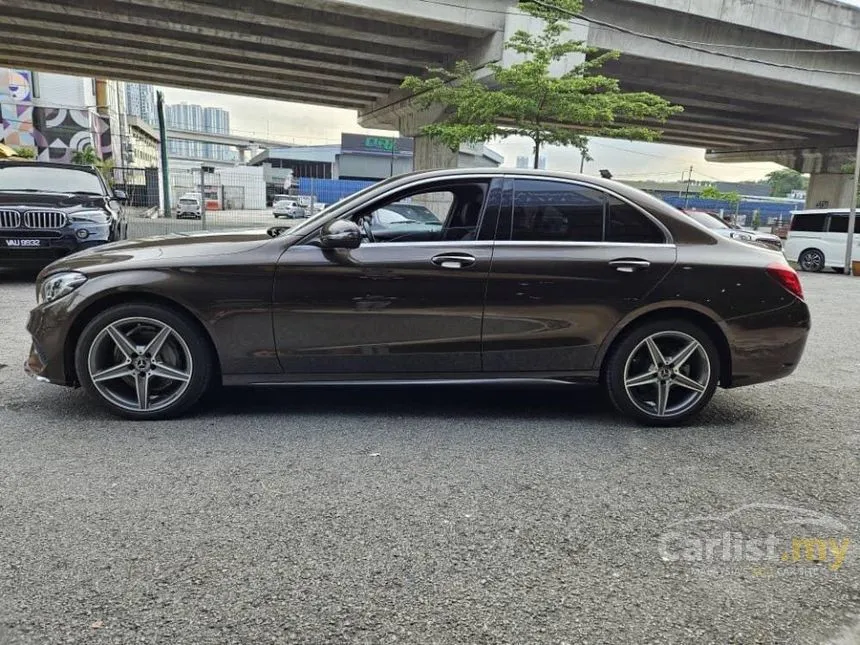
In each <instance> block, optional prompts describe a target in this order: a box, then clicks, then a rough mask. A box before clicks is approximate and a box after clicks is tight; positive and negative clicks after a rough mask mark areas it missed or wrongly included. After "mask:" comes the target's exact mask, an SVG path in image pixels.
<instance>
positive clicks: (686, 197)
mask: <svg viewBox="0 0 860 645" xmlns="http://www.w3.org/2000/svg"><path fill="white" fill-rule="evenodd" d="M689 172H690V176H689V177H687V192H686V194H685V195H684V208H687V206H688V205H689V203H690V184H692V183H693V166H690V171H689ZM683 180H684V175H683V174H682V175H681V181H683Z"/></svg>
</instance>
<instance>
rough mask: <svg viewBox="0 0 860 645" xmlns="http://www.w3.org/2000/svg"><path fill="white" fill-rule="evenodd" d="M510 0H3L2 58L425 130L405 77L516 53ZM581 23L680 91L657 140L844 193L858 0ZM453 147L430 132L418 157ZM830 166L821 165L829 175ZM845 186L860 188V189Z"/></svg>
mask: <svg viewBox="0 0 860 645" xmlns="http://www.w3.org/2000/svg"><path fill="white" fill-rule="evenodd" d="M514 5H515V1H514V0H409V1H406V0H317V1H311V0H243V2H242V3H230V4H229V5H225V3H223V2H218V1H217V0H90V1H89V2H86V3H82V2H80V1H79V0H28V2H26V3H21V2H20V1H19V0H0V38H2V39H3V40H2V42H3V47H2V48H0V64H2V65H9V66H13V67H24V68H31V69H39V70H46V71H55V72H62V73H69V74H79V75H92V74H94V73H99V74H102V75H104V76H107V77H111V78H117V79H124V80H130V81H142V82H154V83H159V84H164V85H176V86H181V87H187V88H192V89H201V90H212V91H220V92H231V93H237V94H243V95H252V96H261V97H265V98H274V99H283V100H288V101H298V102H304V103H312V104H320V105H331V106H337V107H344V108H351V109H356V110H358V111H359V112H360V115H361V121H362V123H363V124H364V125H367V126H369V127H381V128H390V129H397V130H400V131H401V132H402V133H403V134H406V135H414V134H417V132H418V129H419V127H420V125H422V124H423V123H425V122H427V120H428V119H429V118H432V116H433V115H432V114H428V113H416V112H415V110H414V109H413V108H412V107H411V106H410V104H409V101H408V100H406V99H405V97H404V96H403V93H402V92H401V91H400V90H399V89H398V86H399V83H400V81H401V79H402V78H403V76H404V75H406V74H410V73H420V72H421V71H422V70H423V69H424V67H425V66H427V65H444V64H447V63H450V62H452V61H454V60H456V59H459V58H468V59H469V60H471V61H472V63H473V64H475V65H482V64H486V63H487V62H490V61H501V62H506V61H510V60H511V52H505V51H504V50H503V47H502V45H503V43H504V41H505V39H506V38H507V37H508V36H509V35H510V34H511V33H513V31H514V30H516V29H518V28H537V27H538V25H537V24H534V23H533V22H531V21H529V20H528V19H526V18H525V17H524V16H522V15H521V14H519V13H518V12H517V11H515V9H514ZM573 35H574V36H578V37H581V38H584V39H586V40H587V41H588V42H589V43H590V44H592V45H594V46H596V47H602V48H607V49H619V50H621V51H622V52H623V53H624V56H623V57H622V59H621V60H620V61H618V62H616V63H613V64H612V65H611V66H609V67H608V68H607V71H608V72H609V73H611V74H613V75H615V76H617V77H618V78H620V79H621V81H622V85H623V86H624V87H626V88H628V89H631V90H636V89H647V90H651V91H656V92H658V93H660V94H662V95H664V96H666V97H667V98H669V99H671V100H673V101H675V102H676V103H679V104H681V105H683V106H685V108H686V111H685V112H684V114H682V115H679V116H677V117H676V118H673V119H672V120H671V121H670V123H669V124H668V125H667V126H666V127H665V136H664V141H666V142H668V143H676V144H683V145H693V146H700V147H704V148H707V149H708V156H709V158H710V159H714V160H723V161H740V160H744V161H746V160H769V161H770V160H773V161H778V162H781V163H785V164H787V165H790V166H793V167H795V168H797V169H798V170H802V171H805V172H812V173H814V175H815V179H814V180H813V186H812V190H811V200H812V201H813V203H816V202H818V201H828V202H830V203H831V204H835V203H838V202H840V201H845V200H846V199H850V192H849V193H845V190H846V189H849V188H848V184H849V180H848V178H847V177H843V176H842V175H840V174H839V173H838V171H839V170H840V169H841V167H842V165H843V164H844V163H845V162H846V161H847V160H848V158H849V156H850V154H853V152H852V151H853V147H854V141H855V137H856V126H857V124H856V119H857V115H860V12H858V11H857V10H856V9H854V8H852V7H850V6H847V5H843V4H841V3H838V2H836V1H835V0H793V1H792V2H786V0H720V1H719V2H717V1H715V0H595V1H594V2H587V3H586V9H585V10H584V16H583V17H582V19H581V20H579V21H577V22H576V23H575V28H574V33H573ZM453 158H454V155H451V154H450V153H448V151H446V150H445V149H444V148H442V147H440V146H435V145H433V144H431V143H430V142H426V141H423V140H421V139H419V140H418V141H417V142H416V157H415V159H416V165H417V166H418V167H423V166H438V165H448V164H451V163H453ZM822 178H823V179H822ZM849 190H850V189H849Z"/></svg>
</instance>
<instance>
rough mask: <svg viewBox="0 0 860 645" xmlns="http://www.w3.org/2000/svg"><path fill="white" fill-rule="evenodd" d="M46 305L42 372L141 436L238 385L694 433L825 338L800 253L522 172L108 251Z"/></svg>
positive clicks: (84, 264) (471, 176)
mask: <svg viewBox="0 0 860 645" xmlns="http://www.w3.org/2000/svg"><path fill="white" fill-rule="evenodd" d="M413 212H414V213H416V215H414V216H413V215H411V213H413ZM37 291H38V297H39V304H38V306H37V307H36V308H35V309H34V310H33V311H32V313H31V315H30V320H29V324H28V330H29V331H30V333H31V335H32V336H33V348H32V352H31V354H30V357H29V360H28V362H27V370H28V371H29V372H30V373H31V374H32V375H34V376H35V377H37V378H40V379H43V380H46V381H50V382H52V383H58V384H62V385H70V386H75V385H81V386H83V387H84V388H85V389H86V390H87V391H88V392H89V393H90V394H91V395H92V396H93V397H94V398H95V399H97V400H98V401H100V402H101V403H102V404H104V405H105V406H106V407H107V408H109V409H110V410H111V411H113V412H115V413H117V414H119V415H122V416H125V417H128V418H132V419H156V418H163V417H167V416H173V415H177V414H180V413H182V412H184V411H185V410H187V409H188V408H189V407H191V406H192V405H194V404H195V403H196V402H198V401H199V400H200V398H201V397H202V396H203V394H204V393H205V392H206V391H207V390H208V389H209V388H210V387H212V386H213V385H216V384H219V383H223V384H224V385H254V384H264V385H280V384H290V383H309V382H310V383H324V384H332V385H338V384H344V383H355V382H362V383H365V382H368V383H370V382H385V383H421V382H425V383H437V382H458V381H459V382H462V383H463V384H469V383H474V382H476V381H493V380H530V381H533V380H544V381H556V382H565V383H595V384H597V383H600V384H602V385H603V386H604V387H605V388H606V390H607V391H608V393H609V396H610V398H611V400H612V401H613V403H614V404H615V406H616V407H617V408H618V409H619V410H620V411H621V412H623V413H624V414H627V415H629V416H631V417H634V418H635V419H637V420H639V421H642V422H645V423H649V424H670V423H679V422H682V421H684V420H686V419H689V418H690V417H691V416H693V415H694V414H696V413H697V412H699V411H700V410H701V409H702V408H703V407H704V406H705V405H706V404H707V403H708V401H709V400H710V398H711V397H712V395H713V393H714V390H715V388H716V387H717V386H718V385H720V386H722V387H726V388H731V387H737V386H742V385H749V384H752V383H760V382H762V381H768V380H772V379H777V378H781V377H784V376H787V375H788V374H790V373H791V372H792V371H793V370H794V369H795V368H796V367H797V364H798V361H799V360H800V357H801V354H802V353H803V348H804V345H805V343H806V337H807V334H808V332H809V326H810V320H809V310H808V308H807V306H806V304H805V303H804V302H803V293H802V290H801V286H800V282H799V280H798V277H797V274H796V273H795V272H794V271H793V270H792V269H791V268H790V267H789V266H788V264H787V263H786V261H785V259H784V258H783V256H782V255H781V254H780V253H777V252H774V251H770V250H767V249H762V248H755V247H752V246H750V245H748V244H743V243H741V242H737V241H735V240H732V239H729V238H726V237H723V236H720V235H716V234H715V233H713V232H712V231H709V230H708V229H706V228H705V227H703V226H701V225H700V224H698V223H696V222H695V221H693V220H692V219H691V218H689V217H687V216H685V215H683V214H682V213H680V212H679V211H676V210H675V209H674V208H672V207H671V206H668V205H667V204H665V203H663V202H661V201H659V200H657V199H655V198H653V197H650V196H649V195H647V194H645V193H642V192H639V191H637V190H633V189H631V188H628V187H626V186H624V185H621V184H618V183H615V182H611V181H604V180H600V179H595V178H592V177H584V176H577V175H570V174H564V173H552V172H537V171H534V172H532V171H520V170H516V171H514V170H503V169H499V170H483V169H480V170H450V171H448V170H446V171H431V172H420V173H413V174H409V175H403V176H400V177H394V178H392V179H390V180H387V181H384V182H381V183H379V184H376V185H374V186H372V187H370V188H368V189H366V190H364V191H362V192H360V193H357V194H355V195H353V196H351V197H349V198H347V199H345V200H343V201H341V202H338V203H337V204H334V205H333V206H331V207H329V208H328V209H326V210H324V211H323V212H321V213H319V214H318V215H316V216H314V217H312V218H310V219H309V220H307V221H305V222H302V223H301V224H299V225H298V226H296V227H294V228H292V229H289V230H283V229H278V228H274V229H269V230H268V231H259V232H229V233H202V234H191V235H185V234H176V235H172V236H166V237H158V238H150V239H143V240H137V241H130V242H119V243H114V244H110V245H107V246H104V247H100V248H98V249H94V250H91V251H85V252H82V253H78V254H75V255H72V256H69V257H67V258H65V259H62V260H59V261H57V262H55V263H53V264H51V265H50V266H49V267H47V268H46V269H45V270H44V271H42V273H41V274H40V275H39V278H38V285H37Z"/></svg>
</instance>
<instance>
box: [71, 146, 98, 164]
mask: <svg viewBox="0 0 860 645" xmlns="http://www.w3.org/2000/svg"><path fill="white" fill-rule="evenodd" d="M98 162H99V157H98V155H96V151H95V150H93V148H92V147H91V146H87V147H86V148H84V149H83V150H75V151H74V152H73V153H72V163H73V164H78V165H80V166H95V165H96V164H97V163H98Z"/></svg>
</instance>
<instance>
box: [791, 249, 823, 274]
mask: <svg viewBox="0 0 860 645" xmlns="http://www.w3.org/2000/svg"><path fill="white" fill-rule="evenodd" d="M797 265H798V266H799V267H800V270H801V271H811V272H813V273H818V272H819V271H821V270H822V269H824V252H823V251H820V250H819V249H806V250H805V251H804V252H803V253H801V254H800V257H798V258H797Z"/></svg>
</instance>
